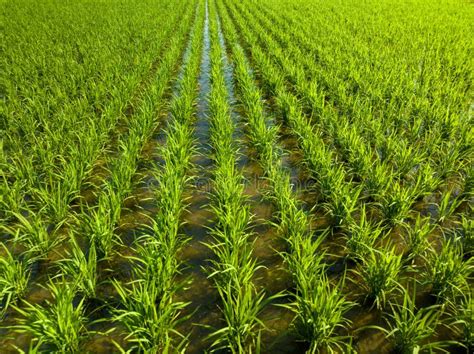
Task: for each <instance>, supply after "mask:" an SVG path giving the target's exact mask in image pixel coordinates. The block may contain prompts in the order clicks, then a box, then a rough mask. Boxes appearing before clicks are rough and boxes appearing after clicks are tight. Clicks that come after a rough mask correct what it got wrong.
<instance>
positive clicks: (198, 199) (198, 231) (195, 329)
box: [177, 2, 221, 353]
mask: <svg viewBox="0 0 474 354" xmlns="http://www.w3.org/2000/svg"><path fill="white" fill-rule="evenodd" d="M203 35H204V37H203V49H202V59H201V65H200V73H199V77H198V85H199V93H198V99H197V112H196V123H195V131H194V136H195V139H196V147H197V150H198V153H197V155H196V156H194V157H193V159H192V163H193V164H194V168H193V171H191V174H192V176H194V180H193V182H192V188H191V189H189V190H186V191H185V196H184V197H185V199H186V200H187V202H188V208H187V211H186V212H185V215H184V220H183V221H184V225H183V228H182V232H183V234H184V235H185V236H186V237H189V241H188V242H187V243H186V245H185V246H184V247H183V249H182V250H181V251H180V254H179V255H178V257H179V258H180V260H181V261H183V262H184V268H183V269H182V274H181V275H180V276H179V279H178V280H179V281H184V282H185V283H186V284H187V286H186V288H185V289H184V290H182V291H180V292H178V293H177V300H178V301H185V302H189V303H190V304H189V306H187V307H186V309H185V310H184V311H183V312H182V313H181V318H182V319H183V322H182V323H181V324H180V325H179V326H178V331H180V332H181V333H183V334H185V335H189V337H188V340H189V346H188V348H187V350H186V352H187V353H203V352H204V351H205V349H206V348H208V347H209V346H210V343H209V342H208V341H206V340H205V337H206V336H208V335H209V334H210V333H211V332H212V330H211V329H209V328H207V327H205V326H210V327H216V328H217V327H219V326H220V321H221V315H220V312H219V309H218V307H217V303H218V298H219V295H218V293H217V291H216V290H215V289H214V287H213V284H212V282H211V281H210V280H209V279H208V278H207V274H206V271H205V269H204V267H206V266H207V265H208V262H209V260H210V259H211V258H212V256H213V253H212V251H211V250H210V249H209V247H207V246H206V245H205V243H210V242H211V237H210V235H209V232H208V231H209V228H211V227H212V226H213V225H212V219H213V216H212V213H211V212H210V210H209V208H207V205H208V204H209V192H210V190H211V176H212V175H211V172H212V160H211V158H210V156H211V147H210V145H209V144H210V125H209V117H208V114H209V104H208V96H209V92H210V89H211V80H210V71H211V61H210V49H211V43H210V34H209V12H208V6H207V2H206V8H205V20H204V34H203ZM197 324H199V325H197Z"/></svg>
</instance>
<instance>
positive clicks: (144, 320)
mask: <svg viewBox="0 0 474 354" xmlns="http://www.w3.org/2000/svg"><path fill="white" fill-rule="evenodd" d="M113 285H114V287H115V290H116V291H117V293H118V295H119V297H120V300H121V303H122V305H123V307H121V308H115V309H112V312H113V320H114V321H116V322H119V323H121V324H122V325H123V326H124V327H125V328H126V330H127V332H128V334H127V336H126V337H125V339H126V340H127V341H128V342H129V343H131V345H132V347H131V349H132V350H137V351H140V352H147V353H148V352H154V353H158V352H159V353H176V352H181V351H184V349H185V340H184V339H185V338H184V337H183V336H182V335H181V334H180V333H179V332H177V331H176V329H175V328H176V326H177V324H178V323H179V320H178V314H179V312H180V311H181V310H182V309H183V308H184V307H185V306H186V305H187V304H186V303H184V302H177V301H174V300H173V291H171V290H172V289H163V288H162V285H161V284H158V283H157V282H156V281H152V282H148V281H146V280H144V279H138V280H135V281H133V282H131V283H129V284H127V285H122V284H121V283H120V282H118V281H117V280H114V281H113ZM177 338H181V340H178V341H177ZM116 345H117V346H118V347H119V348H120V345H119V344H118V343H116ZM120 349H121V348H120Z"/></svg>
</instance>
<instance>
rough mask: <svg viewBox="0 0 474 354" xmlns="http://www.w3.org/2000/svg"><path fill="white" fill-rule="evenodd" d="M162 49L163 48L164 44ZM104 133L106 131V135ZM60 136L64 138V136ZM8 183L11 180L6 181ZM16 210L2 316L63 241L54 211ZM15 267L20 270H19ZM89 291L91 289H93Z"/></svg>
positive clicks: (4, 275) (76, 252) (9, 229)
mask: <svg viewBox="0 0 474 354" xmlns="http://www.w3.org/2000/svg"><path fill="white" fill-rule="evenodd" d="M169 26H172V22H170V23H169ZM161 45H162V46H163V45H164V43H163V44H161ZM134 82H135V81H134ZM114 102H115V103H114V104H115V105H116V106H117V107H121V108H123V106H124V103H120V104H118V103H117V102H116V101H114ZM114 116H115V114H114ZM117 116H119V115H117ZM109 117H112V115H110V116H109ZM99 121H100V122H99V124H102V123H101V122H106V123H105V124H110V126H111V127H112V126H114V124H112V121H111V120H110V119H106V118H104V119H103V120H99ZM96 128H97V134H98V135H94V136H95V137H97V138H98V137H99V136H101V138H102V139H98V140H97V143H98V144H99V143H100V144H103V141H100V142H99V140H103V139H105V138H106V134H105V135H104V133H103V132H104V129H101V128H100V129H99V128H98V127H96ZM96 128H94V129H93V130H91V132H92V131H94V132H95V129H96ZM107 129H111V128H110V127H107ZM86 130H87V129H86ZM100 131H102V133H101V132H100ZM58 134H60V132H59V133H58ZM130 141H133V140H130ZM84 145H88V144H86V143H84ZM84 145H83V144H81V145H80V146H78V150H77V151H76V156H77V159H72V161H71V163H72V164H76V163H78V164H80V162H79V161H78V159H82V158H87V157H91V156H92V155H90V154H86V153H84V152H83V151H82V150H80V149H81V147H83V146H84ZM92 145H95V144H92ZM92 145H89V147H91V146H92ZM70 146H73V145H71V144H70ZM127 156H129V157H130V158H132V156H131V155H130V154H128V155H127ZM27 160H28V159H27ZM84 161H85V160H84ZM91 161H92V160H91ZM31 174H32V175H33V174H34V172H33V171H32V172H31ZM16 177H17V179H15V180H18V181H20V180H22V177H24V175H21V174H20V175H17V176H16ZM63 177H64V176H63ZM63 177H61V178H63ZM83 177H84V176H83ZM71 179H72V178H71ZM78 179H80V178H78ZM5 183H7V180H5ZM14 183H15V182H14ZM58 189H59V190H60V191H59V192H61V188H60V187H58ZM78 192H79V191H76V190H75V193H78ZM4 195H5V196H9V195H10V196H11V194H10V193H6V194H4ZM2 196H3V194H2ZM51 199H57V198H56V197H54V196H51ZM60 203H61V204H64V206H65V207H67V208H69V201H67V202H64V203H62V202H60ZM15 210H17V209H15V208H13V207H11V209H10V211H11V212H12V213H13V215H15V218H16V219H17V220H18V223H17V224H12V225H11V226H8V227H7V226H6V225H7V223H6V220H5V219H4V220H5V223H4V224H3V225H2V231H6V232H7V233H9V234H10V235H11V236H13V239H12V241H11V243H9V244H8V245H9V247H10V248H11V250H10V251H9V250H8V249H7V246H5V245H4V250H5V253H3V252H2V261H5V262H6V263H5V264H7V263H8V264H10V266H6V265H5V267H2V272H1V279H2V282H5V284H9V285H8V286H5V287H2V292H1V293H2V296H1V299H2V301H1V310H2V313H4V312H6V310H7V309H8V305H9V304H10V303H11V302H12V300H14V299H16V298H18V297H22V296H23V295H24V294H25V291H26V290H27V284H28V279H29V277H30V273H31V266H32V264H33V263H34V262H35V261H36V260H37V259H41V258H46V257H47V254H48V251H49V250H51V248H53V247H54V246H55V245H56V244H57V243H59V242H60V241H61V240H62V236H61V235H56V234H54V233H52V232H51V229H50V227H49V224H50V222H51V219H50V216H51V215H50V211H49V212H48V211H47V210H43V209H41V210H40V211H35V210H36V208H35V206H23V207H21V209H18V210H17V211H18V212H15ZM20 210H21V211H22V213H20V212H19V211H20ZM106 213H108V211H107V210H104V214H106ZM70 218H71V220H68V222H69V223H71V224H74V223H75V222H76V221H77V220H76V218H75V217H74V216H72V217H71V216H70ZM62 221H63V222H65V221H66V220H64V219H63V220H62ZM60 224H61V222H60V223H59V224H57V225H54V227H57V228H58V227H59V226H60ZM76 231H78V230H76ZM63 236H64V235H63ZM68 236H70V235H68ZM18 245H20V246H21V247H20V248H18ZM71 247H72V252H73V253H72V254H73V255H74V259H75V260H77V259H81V255H82V251H80V249H79V248H78V245H77V242H75V240H72V241H71ZM12 250H13V251H12ZM18 251H20V252H21V251H24V252H21V254H18V255H17V253H18ZM92 254H94V256H92ZM3 256H4V258H3ZM78 257H79V258H78ZM89 259H90V262H92V264H91V266H92V265H93V264H95V262H96V259H95V247H93V248H91V255H90V257H89ZM15 267H17V268H16V269H15ZM17 269H22V271H21V272H18V271H17ZM78 271H79V270H78ZM9 279H10V280H9ZM79 279H82V277H79V278H78V280H79ZM93 283H94V282H93ZM88 288H90V286H89V287H88Z"/></svg>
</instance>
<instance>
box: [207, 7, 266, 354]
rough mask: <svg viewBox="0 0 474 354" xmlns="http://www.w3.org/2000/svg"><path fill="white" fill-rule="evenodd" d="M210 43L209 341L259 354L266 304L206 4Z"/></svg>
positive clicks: (219, 53)
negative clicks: (213, 300) (212, 316)
mask: <svg viewBox="0 0 474 354" xmlns="http://www.w3.org/2000/svg"><path fill="white" fill-rule="evenodd" d="M209 18H210V21H209V29H210V40H211V51H210V59H211V74H210V76H211V91H210V94H209V114H210V117H209V118H210V124H211V128H210V132H211V136H210V141H211V146H212V148H213V150H212V151H213V156H212V159H213V162H214V166H215V168H214V170H213V186H212V192H211V197H210V206H211V208H212V210H213V213H214V216H215V219H216V220H215V226H214V227H213V228H212V230H211V235H212V238H213V241H212V242H211V243H210V244H209V245H208V246H209V247H210V248H211V249H212V250H213V252H214V254H215V257H216V258H215V259H214V260H212V261H211V266H210V269H209V273H210V274H209V277H211V278H213V279H214V282H215V285H216V288H217V290H218V292H219V295H220V301H221V311H222V314H223V317H224V319H225V325H224V327H223V328H219V329H217V330H215V331H214V332H213V333H212V334H211V336H210V338H211V339H213V343H212V347H213V348H214V349H215V350H218V349H227V350H229V351H230V352H232V353H250V352H254V351H256V352H259V351H260V332H261V330H262V322H261V321H260V319H259V315H260V312H261V311H262V309H263V307H264V306H265V305H266V304H267V303H268V301H269V300H270V299H269V298H268V297H267V296H266V295H265V293H264V291H263V290H257V288H256V287H255V285H254V283H253V277H254V274H255V271H256V270H257V268H258V265H257V262H256V259H255V258H254V256H253V255H252V248H253V242H251V240H250V238H251V236H252V234H251V232H250V231H249V227H250V221H251V219H252V215H251V213H250V205H249V203H248V201H247V200H246V196H245V195H244V193H243V191H244V177H243V175H242V172H241V171H240V170H239V169H238V167H237V158H238V149H237V147H236V144H235V141H234V130H235V128H236V122H234V121H233V119H232V116H231V107H230V104H229V93H228V92H227V87H226V83H225V79H224V67H223V56H224V55H225V52H224V50H223V48H222V47H221V44H220V42H219V35H218V22H217V14H216V10H215V4H214V3H213V2H211V3H210V4H209Z"/></svg>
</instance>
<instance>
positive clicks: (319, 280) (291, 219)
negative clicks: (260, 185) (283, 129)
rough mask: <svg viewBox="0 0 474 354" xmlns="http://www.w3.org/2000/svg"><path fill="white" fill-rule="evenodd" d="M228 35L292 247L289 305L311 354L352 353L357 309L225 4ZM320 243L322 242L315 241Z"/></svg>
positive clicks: (254, 138)
mask: <svg viewBox="0 0 474 354" xmlns="http://www.w3.org/2000/svg"><path fill="white" fill-rule="evenodd" d="M219 8H220V12H219V14H220V16H221V19H222V23H223V28H224V34H225V35H226V38H227V39H228V41H229V43H230V47H231V51H232V58H233V61H234V63H235V75H236V82H237V88H238V91H239V95H240V97H241V101H242V103H243V106H244V109H245V117H246V119H247V120H248V124H249V128H248V135H249V138H250V141H251V143H252V144H254V145H255V146H256V149H257V152H258V160H259V163H260V164H261V166H262V168H263V169H264V171H265V174H266V175H267V177H268V179H269V180H270V182H271V190H270V195H271V197H272V199H273V201H274V203H275V205H276V208H277V211H278V218H277V219H278V221H279V224H278V227H279V230H280V232H279V233H280V235H281V237H283V238H284V239H285V240H286V241H287V242H288V246H289V247H288V248H289V250H288V252H285V254H284V255H283V256H284V258H285V260H286V262H287V264H288V266H289V269H290V271H291V273H292V276H293V279H294V282H295V285H296V292H295V294H294V296H295V298H294V302H293V303H291V304H290V305H289V308H291V309H292V310H293V311H294V312H295V314H296V317H295V322H294V324H295V329H296V332H297V333H298V334H299V336H300V337H301V338H302V339H304V340H305V341H307V342H308V343H309V346H310V349H309V350H310V351H312V352H317V351H318V350H322V349H330V350H331V349H340V350H343V348H347V346H348V343H347V342H346V341H345V340H344V339H345V338H344V337H340V336H338V328H339V327H343V326H346V325H347V324H348V323H349V322H348V321H347V320H346V319H345V318H344V313H345V312H346V311H347V310H348V309H349V308H350V307H351V306H352V304H351V303H350V302H349V301H347V300H346V299H345V298H344V296H343V295H342V294H341V291H340V290H341V286H342V283H339V284H336V285H335V286H334V285H333V284H331V282H330V280H329V279H328V277H327V276H326V274H325V270H326V265H325V263H324V261H323V258H324V256H325V254H324V252H323V251H322V250H321V249H320V247H319V246H320V244H321V242H322V240H323V239H324V235H318V236H315V235H312V232H311V229H310V218H309V217H308V215H307V214H306V213H305V212H304V211H303V210H302V208H301V205H300V204H299V202H298V200H297V198H296V194H295V192H294V191H293V189H292V186H291V183H290V179H289V173H288V171H287V170H286V169H285V168H284V167H283V165H282V160H281V148H280V147H279V146H278V143H277V141H278V129H277V127H275V126H271V125H270V124H269V122H267V121H266V119H267V116H266V114H265V112H264V106H263V101H262V97H263V96H262V93H261V91H260V90H259V88H258V87H257V86H256V84H255V82H254V78H253V77H252V75H251V74H250V72H251V68H250V66H249V63H248V62H247V60H246V58H245V54H244V51H243V50H242V48H241V47H240V45H239V43H238V39H237V35H236V32H235V29H234V28H233V27H232V24H231V21H230V19H229V17H228V13H227V12H226V10H225V9H224V8H223V6H222V4H221V3H219ZM315 237H316V238H315Z"/></svg>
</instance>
